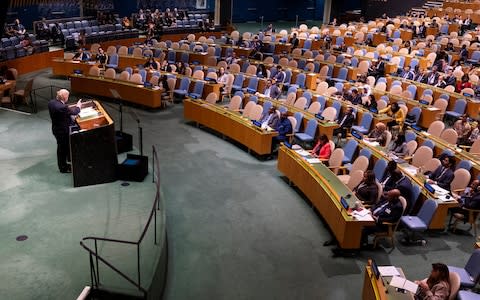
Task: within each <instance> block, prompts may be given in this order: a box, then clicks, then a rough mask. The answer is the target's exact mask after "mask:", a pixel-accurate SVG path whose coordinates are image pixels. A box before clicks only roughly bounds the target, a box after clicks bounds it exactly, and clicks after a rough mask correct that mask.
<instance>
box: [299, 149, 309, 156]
mask: <svg viewBox="0 0 480 300" xmlns="http://www.w3.org/2000/svg"><path fill="white" fill-rule="evenodd" d="M297 153H298V154H299V155H301V156H309V155H310V152H308V151H306V150H303V149H301V150H297Z"/></svg>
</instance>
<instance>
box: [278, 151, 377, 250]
mask: <svg viewBox="0 0 480 300" xmlns="http://www.w3.org/2000/svg"><path fill="white" fill-rule="evenodd" d="M277 167H278V170H279V171H280V172H282V173H283V174H284V175H285V176H286V177H287V178H288V179H289V181H291V182H292V183H294V184H295V185H296V186H297V187H298V188H299V189H300V190H301V191H302V192H303V193H304V194H305V195H306V196H307V197H308V199H309V200H310V201H311V202H312V204H313V205H314V206H315V208H316V209H317V210H318V212H319V213H320V214H321V215H322V217H323V219H324V220H325V222H326V223H327V224H328V226H329V227H330V229H331V231H332V232H333V234H334V236H335V238H336V239H337V241H338V244H339V247H340V248H343V249H358V248H360V242H361V236H362V229H363V227H364V226H371V225H374V221H358V220H355V219H354V218H353V217H351V216H349V215H348V213H347V211H346V210H345V209H344V208H343V206H342V205H341V204H340V201H339V199H340V197H341V196H344V197H345V200H347V202H348V203H349V206H350V207H353V206H354V204H355V202H356V201H359V200H358V198H357V197H355V195H352V194H353V193H352V191H351V190H350V189H348V187H347V186H345V185H344V184H343V183H342V182H341V181H340V179H338V177H337V175H335V174H334V173H333V172H332V171H330V169H328V167H327V166H325V165H324V164H322V163H318V164H310V163H308V162H307V161H306V160H304V158H302V157H301V156H300V155H299V154H298V153H296V152H295V151H294V150H291V149H288V148H286V147H284V146H282V147H280V149H279V151H278V166H277ZM348 195H350V196H348ZM347 198H348V199H347Z"/></svg>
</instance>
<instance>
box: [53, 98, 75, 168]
mask: <svg viewBox="0 0 480 300" xmlns="http://www.w3.org/2000/svg"><path fill="white" fill-rule="evenodd" d="M69 95H70V92H69V91H68V90H66V89H61V90H59V91H58V92H57V97H56V99H53V100H50V102H48V111H49V113H50V118H51V119H52V133H53V135H54V136H55V139H56V140H57V163H58V169H59V170H60V172H61V173H71V172H72V169H71V167H70V166H69V165H68V163H67V160H68V158H69V157H70V143H69V127H70V125H72V119H71V116H72V115H77V114H78V113H79V112H80V109H81V107H82V103H81V100H78V102H77V105H76V107H73V108H70V107H69V106H68V105H67V104H66V103H67V101H68V96H69Z"/></svg>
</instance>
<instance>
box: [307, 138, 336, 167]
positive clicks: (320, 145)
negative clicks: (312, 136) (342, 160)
mask: <svg viewBox="0 0 480 300" xmlns="http://www.w3.org/2000/svg"><path fill="white" fill-rule="evenodd" d="M310 154H311V155H312V156H314V157H317V158H319V159H320V160H323V161H328V160H329V159H330V155H331V154H332V147H331V146H330V142H329V140H328V137H327V136H326V135H325V134H321V135H320V136H319V137H318V141H317V143H316V145H315V147H313V149H312V151H310Z"/></svg>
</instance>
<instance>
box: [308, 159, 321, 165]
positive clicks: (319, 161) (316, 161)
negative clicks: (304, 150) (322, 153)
mask: <svg viewBox="0 0 480 300" xmlns="http://www.w3.org/2000/svg"><path fill="white" fill-rule="evenodd" d="M307 162H308V163H309V164H319V163H321V162H322V161H321V160H320V159H318V158H307Z"/></svg>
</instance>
